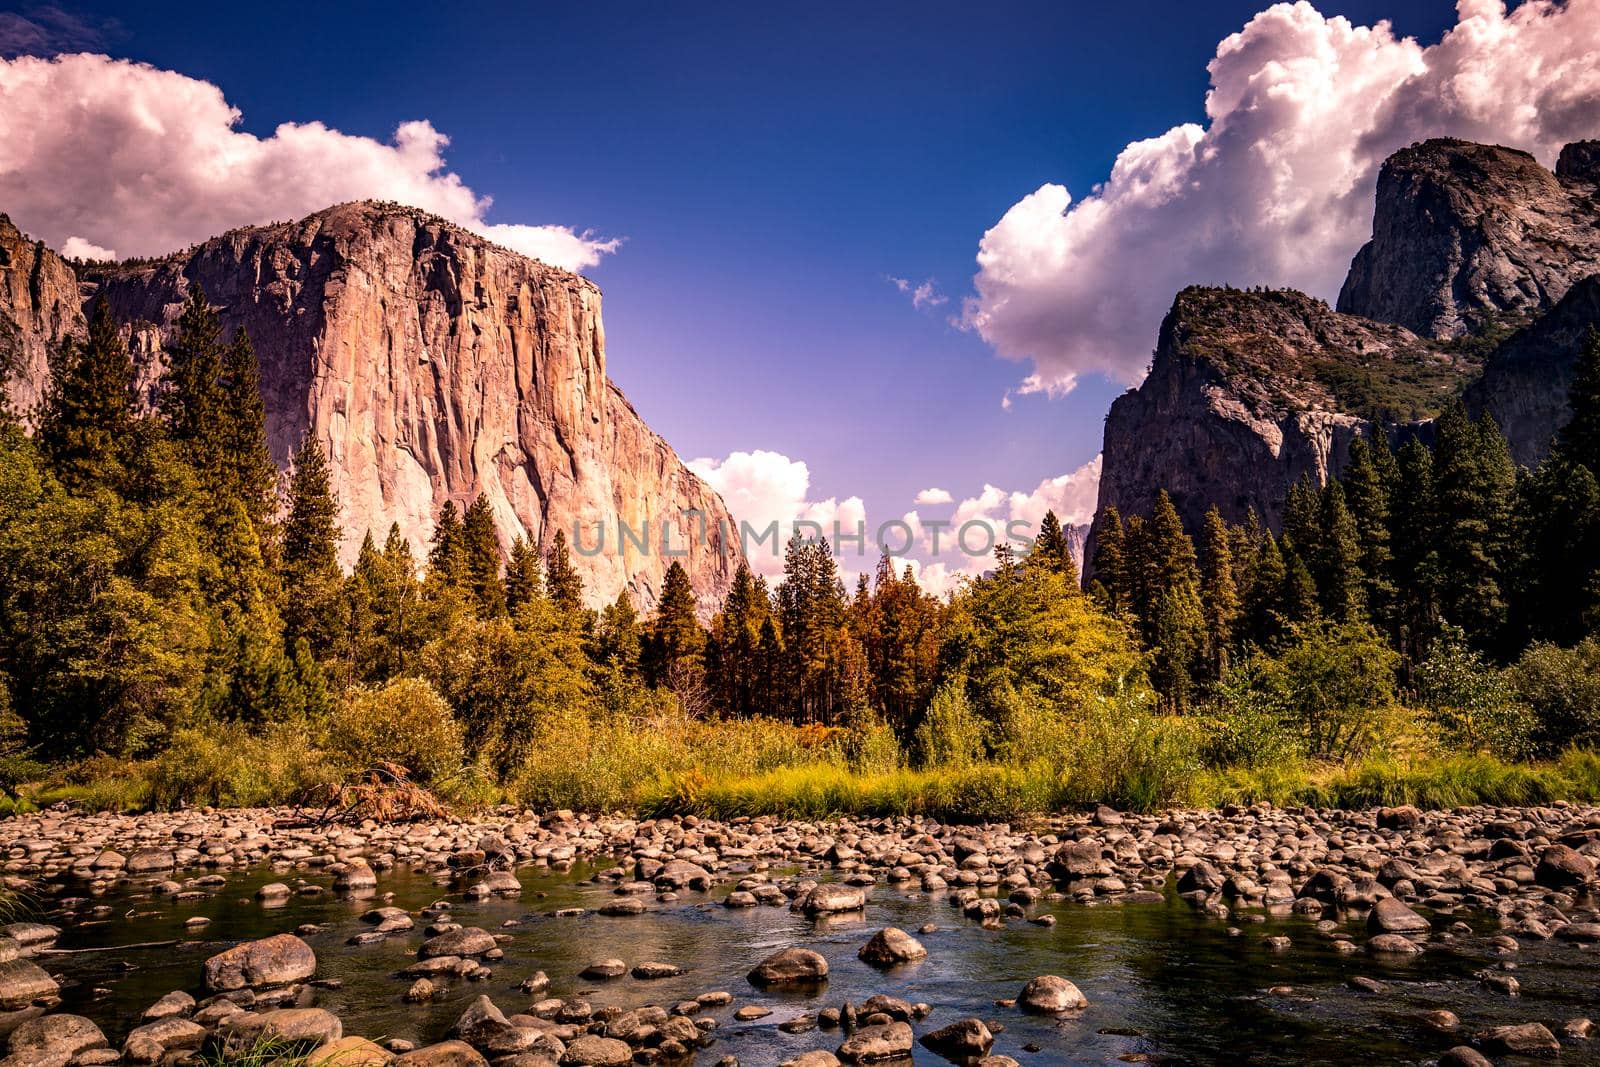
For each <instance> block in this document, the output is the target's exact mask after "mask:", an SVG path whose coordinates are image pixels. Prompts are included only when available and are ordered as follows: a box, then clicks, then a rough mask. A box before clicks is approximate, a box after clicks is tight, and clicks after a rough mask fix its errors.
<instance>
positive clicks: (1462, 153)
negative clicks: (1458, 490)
mask: <svg viewBox="0 0 1600 1067" xmlns="http://www.w3.org/2000/svg"><path fill="white" fill-rule="evenodd" d="M1597 178H1600V142H1592V141H1590V142H1580V143H1577V144H1572V145H1568V146H1567V147H1566V148H1565V149H1564V150H1563V151H1562V153H1561V156H1560V161H1559V163H1558V164H1557V167H1556V170H1555V171H1554V172H1551V171H1548V170H1546V169H1545V168H1544V167H1542V166H1540V164H1539V163H1538V161H1536V160H1535V159H1534V158H1533V157H1532V156H1530V155H1528V154H1526V153H1524V152H1518V151H1515V150H1513V149H1509V148H1501V147H1498V146H1490V145H1479V144H1473V143H1471V142H1467V141H1459V140H1453V139H1437V140H1431V141H1425V142H1422V143H1420V144H1416V145H1412V146H1411V147H1410V148H1407V149H1404V150H1402V151H1400V152H1397V153H1395V155H1393V156H1391V157H1390V158H1389V159H1388V160H1387V161H1386V162H1385V164H1384V166H1383V168H1382V171H1381V173H1380V176H1379V179H1378V191H1377V206H1376V211H1375V213H1374V220H1373V237H1372V240H1371V241H1369V242H1368V243H1367V244H1366V245H1365V246H1363V247H1362V249H1361V250H1360V252H1358V253H1357V254H1356V256H1355V259H1354V261H1353V262H1352V264H1351V267H1350V273H1349V276H1348V278H1347V279H1346V280H1345V283H1344V287H1343V290H1342V291H1341V293H1340V296H1339V302H1338V309H1337V310H1334V309H1332V308H1329V307H1328V306H1327V305H1326V304H1325V303H1323V302H1321V301H1319V300H1314V299H1312V298H1310V297H1308V296H1305V295H1303V294H1300V293H1296V292H1292V291H1264V292H1263V291H1254V292H1244V291H1239V290H1229V289H1221V290H1219V289H1199V288H1191V289H1186V290H1184V291H1183V292H1181V293H1179V294H1178V297H1177V299H1176V301H1175V302H1174V303H1173V306H1172V310H1171V312H1170V313H1169V314H1168V315H1167V318H1166V320H1165V322H1163V324H1162V327H1161V333H1160V337H1159V340H1158V343H1157V346H1156V351H1155V358H1154V360H1153V362H1152V364H1151V369H1150V374H1149V376H1148V377H1147V378H1146V379H1145V381H1144V382H1143V383H1142V384H1141V385H1140V386H1139V387H1138V388H1136V389H1133V390H1131V391H1129V392H1128V393H1126V394H1124V395H1123V396H1121V397H1119V398H1118V399H1117V400H1116V401H1115V402H1114V403H1113V404H1112V406H1111V411H1110V413H1109V414H1108V415H1107V417H1106V430H1105V447H1104V452H1103V457H1104V458H1103V461H1102V470H1101V480H1100V499H1099V506H1100V508H1101V509H1104V508H1105V507H1106V506H1108V505H1113V504H1114V505H1116V506H1117V508H1118V509H1119V510H1120V511H1122V513H1123V514H1124V515H1128V514H1147V513H1148V512H1149V509H1150V505H1151V500H1152V498H1153V497H1154V494H1155V492H1156V490H1158V489H1161V488H1165V489H1166V490H1167V491H1168V492H1169V493H1170V494H1171V495H1172V498H1173V502H1174V504H1175V505H1176V506H1177V508H1178V510H1179V513H1180V514H1181V515H1182V516H1183V518H1184V521H1185V522H1186V523H1187V524H1188V525H1189V527H1190V529H1191V530H1196V529H1198V527H1199V523H1200V521H1201V520H1202V518H1203V516H1204V513H1205V511H1206V509H1207V508H1209V507H1210V506H1211V505H1212V504H1213V503H1215V504H1216V505H1217V506H1218V507H1219V508H1220V509H1221V511H1222V513H1223V515H1224V516H1225V517H1226V518H1228V519H1230V520H1232V521H1237V520H1239V519H1240V518H1242V517H1243V516H1244V514H1245V512H1246V511H1247V510H1248V509H1249V508H1252V507H1253V508H1254V509H1255V510H1256V511H1257V513H1258V514H1260V515H1261V516H1262V518H1263V519H1264V520H1265V521H1267V522H1268V523H1270V524H1272V525H1274V526H1276V525H1277V523H1278V520H1279V518H1280V515H1281V510H1282V506H1283V501H1284V498H1285V496H1286V495H1287V493H1288V489H1289V486H1290V485H1292V484H1293V483H1294V482H1295V481H1297V480H1298V479H1299V478H1301V477H1302V476H1304V475H1305V474H1308V473H1309V474H1311V475H1312V476H1313V477H1314V478H1316V479H1318V480H1319V481H1320V480H1323V479H1325V478H1327V477H1328V476H1329V475H1336V474H1338V473H1339V472H1340V471H1341V470H1342V469H1343V466H1344V463H1345V461H1346V457H1347V454H1348V448H1349V443H1350V441H1351V439H1352V438H1353V437H1354V436H1355V435H1356V434H1357V433H1363V432H1366V433H1370V432H1373V430H1374V428H1375V427H1381V428H1382V429H1383V431H1384V432H1386V433H1388V434H1389V435H1390V436H1391V437H1397V436H1403V435H1404V434H1405V433H1407V432H1411V431H1415V432H1426V430H1425V426H1426V423H1427V422H1428V420H1430V419H1431V418H1433V417H1434V416H1435V415H1437V414H1438V413H1439V412H1440V411H1441V410H1442V409H1443V408H1444V407H1445V406H1446V405H1447V404H1449V403H1450V402H1451V401H1453V400H1454V399H1455V398H1456V397H1458V396H1462V395H1463V394H1464V395H1465V398H1466V400H1467V403H1468V405H1469V407H1471V408H1474V409H1476V410H1479V411H1488V412H1490V413H1491V414H1493V415H1494V416H1495V418H1496V420H1497V421H1498V422H1499V423H1500V425H1501V427H1502V428H1503V429H1504V430H1505V432H1506V435H1507V437H1508V439H1509V440H1510V443H1511V447H1512V452H1513V455H1515V456H1516V458H1517V459H1518V460H1519V461H1520V462H1523V463H1535V462H1537V461H1538V460H1539V459H1540V458H1542V457H1543V456H1544V454H1545V453H1546V451H1547V450H1548V447H1549V442H1550V439H1551V436H1552V435H1553V434H1554V432H1555V430H1556V428H1557V427H1558V426H1559V425H1560V424H1561V422H1562V421H1564V420H1565V418H1566V391H1567V385H1568V384H1569V383H1570V382H1571V380H1572V365H1573V360H1574V359H1575V357H1576V355H1577V352H1578V348H1579V345H1580V344H1581V340H1582V337H1583V334H1584V332H1585V331H1586V330H1587V328H1588V326H1589V325H1591V324H1595V323H1600V278H1591V277H1590V276H1591V275H1593V274H1595V273H1596V272H1597V271H1600V200H1597V185H1596V180H1597ZM1090 542H1091V544H1090V546H1089V548H1088V549H1087V551H1088V552H1090V553H1091V554H1092V552H1093V547H1092V542H1093V533H1092V532H1091V534H1090Z"/></svg>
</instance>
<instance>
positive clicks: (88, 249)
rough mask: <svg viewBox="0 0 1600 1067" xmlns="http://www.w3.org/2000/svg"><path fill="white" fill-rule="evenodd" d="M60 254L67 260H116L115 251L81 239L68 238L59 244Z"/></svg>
mask: <svg viewBox="0 0 1600 1067" xmlns="http://www.w3.org/2000/svg"><path fill="white" fill-rule="evenodd" d="M61 254H62V255H63V256H66V257H67V258H68V259H99V260H114V259H116V258H117V250H116V249H114V248H101V247H100V246H99V245H97V244H91V243H90V242H88V241H85V240H84V239H83V238H82V237H68V238H67V239H66V240H65V241H63V242H61Z"/></svg>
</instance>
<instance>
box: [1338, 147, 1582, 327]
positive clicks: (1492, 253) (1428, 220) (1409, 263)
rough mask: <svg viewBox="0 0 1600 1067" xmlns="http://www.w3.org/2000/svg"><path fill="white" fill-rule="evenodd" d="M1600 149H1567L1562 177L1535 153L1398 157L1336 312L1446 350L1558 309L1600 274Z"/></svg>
mask: <svg viewBox="0 0 1600 1067" xmlns="http://www.w3.org/2000/svg"><path fill="white" fill-rule="evenodd" d="M1597 149H1600V145H1597V144H1596V142H1592V141H1586V142H1579V143H1577V144H1571V145H1568V146H1567V147H1566V149H1565V150H1564V151H1563V152H1562V153H1561V157H1560V161H1559V162H1558V163H1557V165H1556V169H1555V171H1554V173H1552V172H1551V171H1548V170H1546V169H1545V168H1544V167H1543V166H1541V165H1540V164H1539V162H1538V161H1537V160H1536V159H1534V158H1533V157H1532V156H1530V155H1528V154H1527V153H1526V152H1518V151H1516V150H1514V149H1510V148H1503V147H1500V146H1498V145H1481V144H1473V143H1472V142H1470V141H1458V140H1455V139H1452V138H1438V139H1435V140H1431V141H1423V142H1422V143H1420V144H1416V145H1412V146H1411V147H1410V148H1406V149H1402V150H1401V151H1399V152H1396V153H1395V154H1394V155H1392V156H1390V157H1389V159H1388V160H1386V161H1385V162H1384V165H1383V168H1382V170H1380V171H1379V174H1378V191H1377V207H1376V210H1375V212H1374V214H1373V227H1372V240H1371V241H1369V242H1367V244H1366V245H1364V246H1363V247H1362V248H1361V250H1360V251H1359V252H1357V253H1356V256H1355V259H1354V261H1353V262H1352V263H1351V264H1350V274H1349V276H1348V277H1347V278H1346V279H1345V283H1344V287H1343V289H1341V290H1340V293H1339V304H1338V307H1339V310H1340V311H1343V312H1348V313H1350V314H1352V315H1363V316H1365V317H1367V318H1371V319H1378V320H1381V321H1383V322H1393V323H1398V324H1400V325H1402V326H1405V327H1407V328H1408V329H1411V330H1413V331H1415V332H1416V333H1419V334H1422V335H1424V336H1428V337H1436V338H1449V337H1460V336H1463V335H1465V334H1472V333H1479V332H1481V331H1482V330H1483V329H1484V328H1485V327H1486V326H1489V325H1491V324H1492V323H1494V322H1496V321H1499V322H1503V323H1509V324H1511V325H1521V324H1524V323H1526V322H1527V321H1529V320H1530V319H1531V318H1532V317H1533V316H1535V315H1538V314H1540V313H1542V312H1544V311H1547V310H1549V309H1550V308H1552V307H1554V306H1555V304H1556V303H1557V301H1559V300H1560V299H1561V298H1562V297H1563V296H1565V295H1566V292H1567V290H1568V289H1569V288H1571V287H1572V285H1573V283H1575V282H1577V281H1578V280H1580V279H1581V278H1584V277H1587V276H1588V275H1589V274H1591V273H1593V272H1594V270H1595V268H1596V264H1597V263H1600V228H1597V226H1596V223H1597V222H1600V215H1597V211H1596V204H1595V199H1594V198H1595V192H1596V189H1595V182H1596V179H1597V178H1600V151H1597Z"/></svg>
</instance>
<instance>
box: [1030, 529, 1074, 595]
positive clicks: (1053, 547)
mask: <svg viewBox="0 0 1600 1067" xmlns="http://www.w3.org/2000/svg"><path fill="white" fill-rule="evenodd" d="M1028 562H1029V564H1031V565H1033V566H1038V567H1044V568H1045V569H1047V570H1049V571H1051V572H1052V573H1054V574H1059V575H1062V576H1063V577H1065V578H1066V579H1067V584H1069V585H1071V586H1072V587H1073V588H1074V589H1076V588H1077V587H1078V565H1077V564H1076V563H1075V562H1073V559H1072V549H1071V548H1070V547H1069V546H1068V544H1067V534H1066V531H1065V530H1063V529H1062V528H1061V520H1060V519H1058V518H1056V513H1055V512H1054V511H1046V512H1045V513H1044V520H1043V521H1042V522H1040V523H1039V536H1038V538H1037V539H1036V540H1035V541H1034V542H1033V549H1032V551H1030V552H1029V553H1028Z"/></svg>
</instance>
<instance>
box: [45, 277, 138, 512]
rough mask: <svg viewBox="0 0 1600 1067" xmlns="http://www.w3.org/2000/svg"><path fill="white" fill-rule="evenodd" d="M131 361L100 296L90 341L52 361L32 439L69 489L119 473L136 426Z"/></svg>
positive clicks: (66, 347)
mask: <svg viewBox="0 0 1600 1067" xmlns="http://www.w3.org/2000/svg"><path fill="white" fill-rule="evenodd" d="M132 389H133V362H132V361H131V360H130V359H129V358H128V350H127V346H125V345H124V344H123V343H122V338H121V337H120V336H118V334H117V327H116V324H115V323H114V322H112V321H111V312H110V310H109V309H108V308H107V307H106V302H105V299H104V298H103V297H101V298H98V299H96V300H95V302H94V309H93V310H92V311H91V312H90V316H89V336H88V339H87V340H86V341H84V342H83V343H81V344H80V343H78V342H76V341H73V340H72V339H70V338H69V339H68V340H67V341H66V342H65V343H63V345H62V347H61V351H60V352H59V353H58V354H57V355H56V358H54V359H52V360H51V361H50V383H49V385H48V386H47V387H46V389H45V395H44V403H43V405H42V407H41V410H40V412H39V428H38V432H37V433H36V435H35V440H36V441H37V443H38V446H39V450H40V451H41V452H42V453H43V454H44V455H45V457H46V458H47V459H48V460H49V462H50V466H51V468H52V469H53V470H54V471H55V474H56V477H57V478H59V479H61V481H62V482H63V483H64V484H66V485H68V486H69V487H72V488H82V487H84V486H87V485H92V484H97V483H98V484H104V483H107V482H110V481H113V480H115V479H116V476H117V475H118V474H119V473H120V472H121V469H122V467H121V455H122V451H123V448H124V446H125V444H126V442H127V440H128V436H129V433H130V431H131V430H132V427H133V423H134V415H133V405H132Z"/></svg>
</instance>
